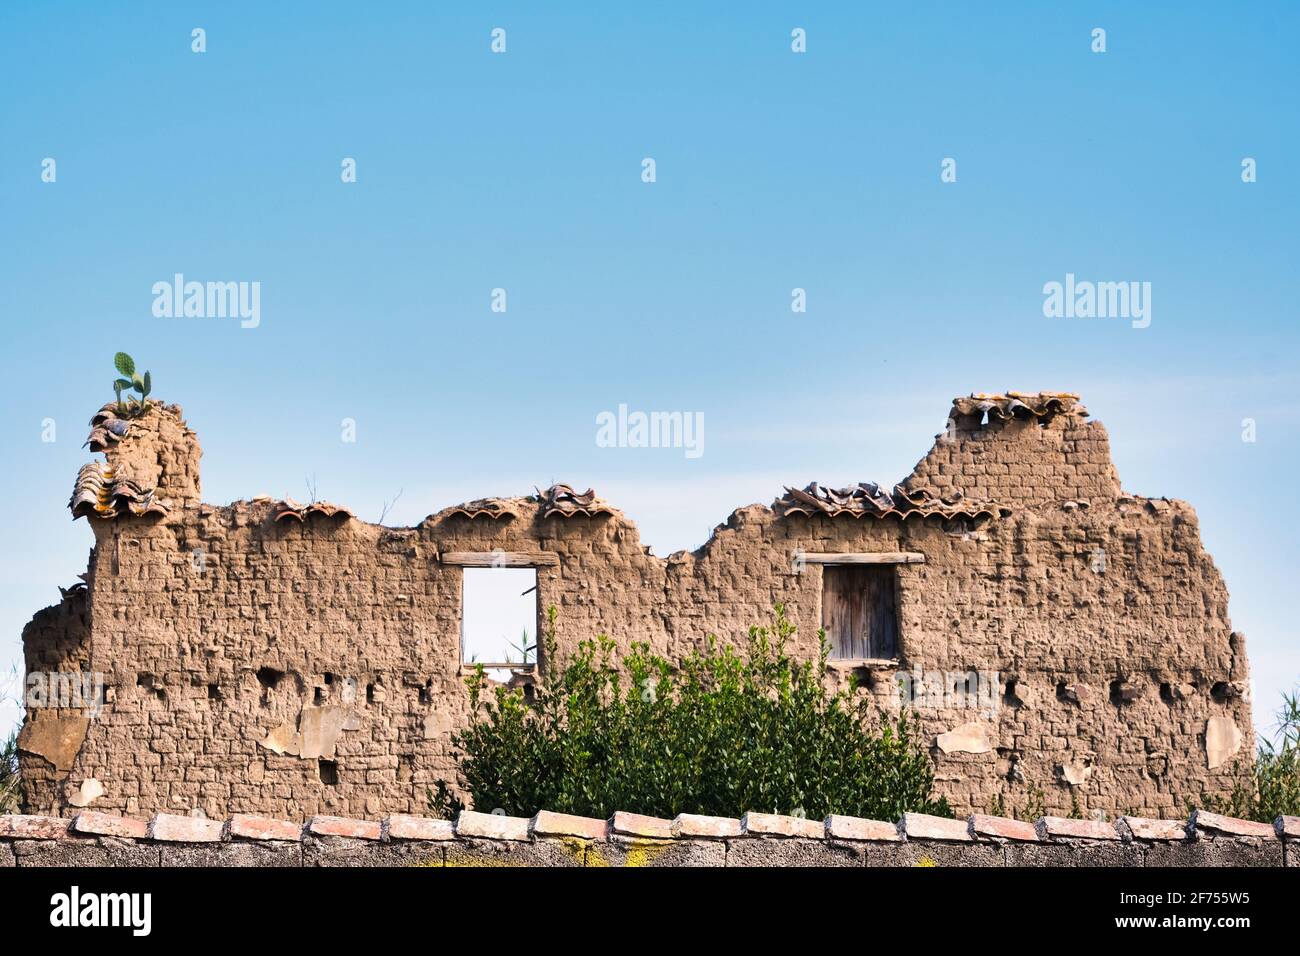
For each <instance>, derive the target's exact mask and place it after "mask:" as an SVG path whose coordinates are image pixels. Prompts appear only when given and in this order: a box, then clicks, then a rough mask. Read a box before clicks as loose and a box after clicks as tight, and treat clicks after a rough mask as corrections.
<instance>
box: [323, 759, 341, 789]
mask: <svg viewBox="0 0 1300 956" xmlns="http://www.w3.org/2000/svg"><path fill="white" fill-rule="evenodd" d="M319 766H320V782H321V783H323V784H325V785H326V786H327V787H333V786H336V785H337V784H338V782H339V765H338V761H336V760H321V761H320V763H319Z"/></svg>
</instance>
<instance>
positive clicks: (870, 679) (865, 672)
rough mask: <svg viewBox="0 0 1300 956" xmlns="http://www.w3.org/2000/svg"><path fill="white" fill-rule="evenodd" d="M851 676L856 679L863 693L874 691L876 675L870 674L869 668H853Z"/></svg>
mask: <svg viewBox="0 0 1300 956" xmlns="http://www.w3.org/2000/svg"><path fill="white" fill-rule="evenodd" d="M853 676H854V677H855V678H857V682H858V686H859V687H861V688H862V689H863V690H865V691H874V690H875V689H876V675H875V674H874V673H872V670H871V668H870V667H855V668H853Z"/></svg>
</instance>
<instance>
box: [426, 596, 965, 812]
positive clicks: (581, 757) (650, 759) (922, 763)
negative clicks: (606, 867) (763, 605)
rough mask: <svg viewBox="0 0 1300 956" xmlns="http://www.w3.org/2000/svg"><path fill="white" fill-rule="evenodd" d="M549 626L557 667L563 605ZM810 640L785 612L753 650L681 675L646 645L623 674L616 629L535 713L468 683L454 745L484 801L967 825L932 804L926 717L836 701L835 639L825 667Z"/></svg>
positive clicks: (722, 655) (754, 639) (503, 692)
mask: <svg viewBox="0 0 1300 956" xmlns="http://www.w3.org/2000/svg"><path fill="white" fill-rule="evenodd" d="M548 617H549V627H548V629H547V630H548V633H547V635H546V638H545V641H546V643H545V645H544V646H545V647H546V650H547V658H546V659H547V661H548V663H549V664H550V666H552V667H555V663H556V661H557V658H556V651H555V636H554V635H555V631H554V625H555V609H554V608H551V609H550V610H549V612H548ZM794 630H795V629H794V625H792V624H791V623H790V622H789V621H788V620H787V619H786V617H785V612H784V609H783V608H782V607H781V606H780V605H777V607H776V609H775V618H774V620H773V622H772V625H771V626H770V627H753V628H751V629H750V631H749V640H748V646H747V648H746V649H745V651H744V653H737V652H736V651H735V650H734V649H732V648H730V647H719V646H718V644H717V642H716V640H714V639H713V638H709V640H708V642H707V648H706V649H705V650H704V652H703V653H699V652H696V653H693V654H691V655H690V656H689V657H688V658H686V660H684V661H682V662H681V663H679V664H678V665H677V666H673V665H671V664H670V663H669V662H668V661H666V660H664V659H663V658H661V657H658V656H656V655H654V654H651V653H650V650H649V647H648V645H646V644H633V645H632V647H631V650H630V651H629V652H628V653H627V654H626V655H624V656H623V658H622V661H621V666H619V665H620V662H619V661H617V660H616V658H615V645H614V642H613V641H611V640H610V639H609V638H607V637H604V636H603V635H602V636H600V637H598V638H597V639H596V640H594V641H585V642H583V643H582V644H581V645H580V646H579V648H578V650H577V653H576V654H575V655H574V656H573V657H572V658H571V659H569V660H567V661H566V662H564V664H563V666H562V667H560V668H556V671H557V672H556V673H555V674H554V676H553V677H551V678H550V679H549V680H548V686H546V687H538V688H537V689H536V695H535V700H534V701H533V702H532V703H529V702H527V701H526V700H525V698H524V695H523V693H522V691H520V690H518V689H515V690H508V689H506V688H503V687H496V688H494V689H493V691H492V693H491V694H490V695H486V697H485V695H484V690H485V678H484V675H483V670H482V668H481V667H480V668H478V669H477V670H476V672H475V673H474V674H473V675H471V676H470V678H468V680H467V683H468V685H469V689H470V696H471V700H472V703H473V708H474V713H473V717H472V718H471V722H470V724H469V726H468V727H467V728H466V729H465V730H463V731H461V732H459V733H457V734H455V735H454V736H453V741H454V744H455V746H456V747H457V748H458V750H459V751H460V752H459V753H458V754H457V760H458V763H459V769H460V774H461V777H462V778H463V780H464V783H465V786H466V789H467V790H468V793H469V794H470V796H471V797H472V798H473V802H474V806H475V807H477V808H478V809H480V810H484V811H488V810H495V809H500V810H503V811H504V812H506V813H508V814H511V815H519V816H529V815H531V814H533V813H534V812H536V811H537V810H543V809H545V810H556V811H560V812H564V813H575V814H580V815H583V816H594V817H600V818H603V817H607V816H609V815H610V814H611V813H613V812H614V811H615V810H626V811H630V812H633V813H644V814H650V815H654V816H660V817H672V816H675V815H676V814H678V813H682V812H685V813H702V814H714V815H720V816H731V817H735V816H739V815H740V814H742V813H744V812H745V811H748V810H754V811H765V812H777V813H789V814H794V815H797V816H798V815H804V816H807V817H810V818H814V819H817V818H821V817H823V816H825V815H826V814H828V813H842V814H849V815H853V816H861V817H869V818H872V819H879V820H893V819H897V817H898V816H899V815H900V814H902V813H903V812H905V811H920V812H925V813H935V814H939V815H943V816H952V812H951V810H950V809H949V807H948V804H947V802H946V801H945V800H943V799H942V798H940V799H938V800H936V799H934V797H933V795H932V791H933V787H934V771H933V768H932V766H931V764H930V760H929V758H928V756H927V755H926V753H925V752H924V750H923V749H922V747H921V746H920V744H919V742H918V739H917V728H916V720H915V718H914V717H909V716H908V715H907V714H903V715H902V716H900V717H898V718H896V719H893V720H890V719H887V718H886V717H884V716H883V715H882V714H880V713H879V712H878V711H877V709H876V708H875V707H874V705H873V704H872V703H871V701H870V698H869V696H868V695H860V694H855V693H854V690H855V688H853V687H852V686H851V687H850V688H849V690H848V691H839V692H837V693H834V694H832V693H830V692H829V691H828V690H827V689H826V687H825V683H824V681H823V677H824V675H825V671H826V653H827V647H826V642H825V638H824V635H822V653H821V655H820V657H819V658H818V660H817V661H816V662H812V661H804V662H800V661H796V660H794V659H792V658H791V657H789V656H788V655H787V654H786V652H785V644H786V641H787V640H788V638H789V637H790V636H791V635H792V634H793V633H794ZM480 705H481V706H480ZM430 803H431V807H432V809H433V810H434V812H440V813H441V814H442V815H444V816H445V815H450V814H451V813H454V812H455V810H456V809H457V807H456V805H455V801H454V799H453V798H452V797H451V796H450V791H449V789H448V788H447V787H446V786H445V784H441V783H440V785H439V794H438V796H437V797H433V796H431V799H430Z"/></svg>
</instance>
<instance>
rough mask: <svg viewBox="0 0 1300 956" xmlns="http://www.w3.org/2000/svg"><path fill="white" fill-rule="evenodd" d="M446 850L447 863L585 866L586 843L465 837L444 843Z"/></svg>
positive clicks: (467, 864)
mask: <svg viewBox="0 0 1300 956" xmlns="http://www.w3.org/2000/svg"><path fill="white" fill-rule="evenodd" d="M525 822H527V821H525ZM445 850H446V865H447V866H586V850H587V844H586V841H584V840H562V839H559V840H537V841H535V842H534V841H527V842H525V841H523V840H511V839H504V840H464V839H462V840H458V841H457V842H455V843H448V844H445Z"/></svg>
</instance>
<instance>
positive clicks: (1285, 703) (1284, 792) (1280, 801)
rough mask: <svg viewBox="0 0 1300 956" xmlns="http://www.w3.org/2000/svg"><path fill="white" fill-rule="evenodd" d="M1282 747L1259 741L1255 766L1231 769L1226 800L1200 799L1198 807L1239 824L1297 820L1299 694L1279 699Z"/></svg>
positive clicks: (1299, 800)
mask: <svg viewBox="0 0 1300 956" xmlns="http://www.w3.org/2000/svg"><path fill="white" fill-rule="evenodd" d="M1277 716H1278V731H1279V733H1280V735H1281V745H1280V746H1274V745H1273V743H1272V742H1271V741H1268V740H1261V741H1260V745H1259V752H1258V753H1257V754H1256V755H1255V762H1254V763H1253V764H1249V765H1247V766H1245V767H1243V766H1242V765H1241V764H1234V765H1233V773H1234V775H1235V776H1236V782H1235V783H1234V785H1233V788H1232V792H1231V793H1230V794H1228V796H1226V797H1214V796H1209V795H1202V796H1201V806H1202V807H1203V808H1204V809H1206V810H1209V811H1211V812H1213V813H1223V814H1226V815H1228V816H1231V817H1237V818H1239V819H1242V820H1258V821H1259V822H1260V823H1272V822H1273V821H1274V820H1276V819H1277V818H1278V817H1279V816H1281V815H1283V814H1285V815H1287V816H1300V692H1297V693H1295V694H1283V695H1282V707H1281V708H1280V709H1279V710H1278V715H1277Z"/></svg>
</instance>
